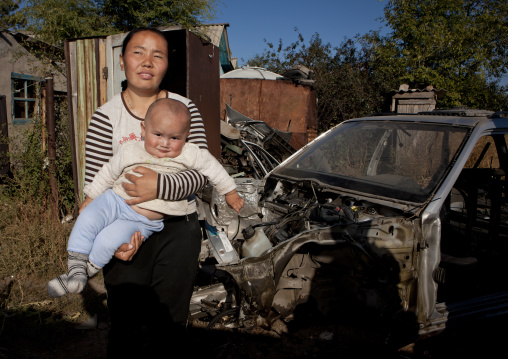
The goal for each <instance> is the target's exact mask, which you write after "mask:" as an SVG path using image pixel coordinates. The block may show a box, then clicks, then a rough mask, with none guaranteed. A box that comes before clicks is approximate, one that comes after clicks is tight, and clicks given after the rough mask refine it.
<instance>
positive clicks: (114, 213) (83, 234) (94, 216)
mask: <svg viewBox="0 0 508 359" xmlns="http://www.w3.org/2000/svg"><path fill="white" fill-rule="evenodd" d="M162 228H164V224H163V223H162V219H160V220H149V219H148V218H146V217H145V216H142V215H140V214H139V213H137V212H135V211H134V210H133V209H132V208H131V207H130V206H129V205H127V204H126V203H125V200H124V199H123V198H122V197H120V196H118V195H117V194H115V192H113V190H112V189H110V190H107V191H106V192H104V193H103V194H101V195H100V196H99V197H97V198H96V199H94V200H93V201H92V202H91V203H90V204H89V205H88V206H86V207H85V209H84V210H83V211H81V213H80V215H79V216H78V219H77V220H76V223H75V224H74V227H73V228H72V232H71V235H70V237H69V243H68V244H67V250H68V251H72V252H78V253H85V254H88V255H89V256H88V259H89V260H90V261H91V262H92V263H94V264H95V265H97V266H99V267H104V266H105V265H106V264H107V263H108V262H109V261H110V260H111V258H113V255H114V254H115V252H116V250H117V249H118V247H120V246H121V245H122V244H124V243H130V240H131V236H132V235H133V234H134V232H137V231H140V232H141V235H142V236H144V237H145V239H146V238H148V237H149V236H150V235H151V234H152V233H154V232H159V231H161V230H162Z"/></svg>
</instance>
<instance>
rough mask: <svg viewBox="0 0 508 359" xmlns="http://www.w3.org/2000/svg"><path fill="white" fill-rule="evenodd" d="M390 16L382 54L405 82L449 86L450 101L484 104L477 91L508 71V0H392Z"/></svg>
mask: <svg viewBox="0 0 508 359" xmlns="http://www.w3.org/2000/svg"><path fill="white" fill-rule="evenodd" d="M385 21H386V23H387V25H388V26H389V27H390V28H391V30H392V32H391V33H390V34H388V35H387V36H386V37H384V38H378V39H377V41H374V42H375V43H376V44H377V45H378V46H377V49H376V54H377V56H379V57H380V58H383V59H384V61H386V62H387V63H389V64H390V66H392V67H393V68H395V69H397V71H398V72H399V74H400V75H399V80H400V82H401V83H408V84H410V86H411V87H413V88H423V87H425V86H427V85H433V86H434V87H439V88H444V89H446V90H447V91H448V96H447V101H448V105H455V106H457V105H466V106H470V107H478V106H480V107H481V106H483V105H484V103H482V101H479V100H477V99H474V97H475V93H478V92H481V91H482V89H484V88H485V86H486V85H487V83H488V82H489V81H496V80H498V79H500V78H501V77H502V76H503V75H504V74H506V73H507V69H508V3H507V2H506V1H504V0H481V1H478V0H418V1H414V0H412V1H411V0H391V1H389V2H388V4H387V6H386V7H385ZM370 39H371V40H374V38H372V37H371V38H370Z"/></svg>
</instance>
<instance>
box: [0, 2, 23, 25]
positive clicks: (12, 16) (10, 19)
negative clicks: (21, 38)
mask: <svg viewBox="0 0 508 359" xmlns="http://www.w3.org/2000/svg"><path fill="white" fill-rule="evenodd" d="M20 3H21V0H0V28H2V29H4V28H6V29H9V28H17V27H19V26H23V25H24V21H23V18H22V17H21V16H19V14H16V11H18V9H19V4H20Z"/></svg>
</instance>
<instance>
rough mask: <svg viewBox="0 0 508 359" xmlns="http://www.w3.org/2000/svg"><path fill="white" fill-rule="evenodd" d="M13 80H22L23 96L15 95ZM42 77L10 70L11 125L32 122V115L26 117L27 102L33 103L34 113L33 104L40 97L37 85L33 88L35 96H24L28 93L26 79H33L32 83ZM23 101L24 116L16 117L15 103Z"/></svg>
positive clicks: (39, 80)
mask: <svg viewBox="0 0 508 359" xmlns="http://www.w3.org/2000/svg"><path fill="white" fill-rule="evenodd" d="M14 80H22V81H24V89H25V97H16V96H15V91H16V89H15V87H14ZM41 80H42V78H41V77H38V76H33V75H25V74H20V73H17V72H11V98H12V100H11V118H12V123H13V125H25V124H28V123H30V122H32V120H33V117H28V112H27V111H28V108H29V106H28V104H31V103H34V113H36V109H35V105H36V104H37V99H38V98H39V97H40V90H39V86H36V88H35V91H34V93H35V97H33V98H32V97H26V95H27V94H28V86H27V85H28V81H33V82H34V84H36V83H38V82H41ZM19 102H23V103H25V117H16V112H15V111H16V103H19Z"/></svg>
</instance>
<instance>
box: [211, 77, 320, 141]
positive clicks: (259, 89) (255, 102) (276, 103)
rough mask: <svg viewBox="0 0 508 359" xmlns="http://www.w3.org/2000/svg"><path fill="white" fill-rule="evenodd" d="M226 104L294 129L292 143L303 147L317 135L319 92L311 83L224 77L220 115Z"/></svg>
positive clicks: (281, 127) (273, 124) (284, 128)
mask: <svg viewBox="0 0 508 359" xmlns="http://www.w3.org/2000/svg"><path fill="white" fill-rule="evenodd" d="M226 104H228V105H229V106H231V107H232V108H234V109H235V110H236V111H238V112H240V113H242V114H243V115H245V116H247V117H249V118H251V119H252V120H255V121H263V122H265V123H266V124H268V125H269V126H270V127H272V128H275V129H277V130H280V131H286V132H292V133H293V135H292V137H291V145H292V146H293V147H295V148H296V149H299V148H301V147H303V146H304V145H306V144H307V143H308V142H309V141H310V140H312V139H314V138H315V133H316V130H317V111H316V93H315V90H314V89H313V88H312V87H311V86H302V85H295V84H294V83H293V82H292V81H285V80H259V79H236V78H232V79H227V78H222V79H220V116H221V118H222V119H225V118H226V117H225V116H226Z"/></svg>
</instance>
